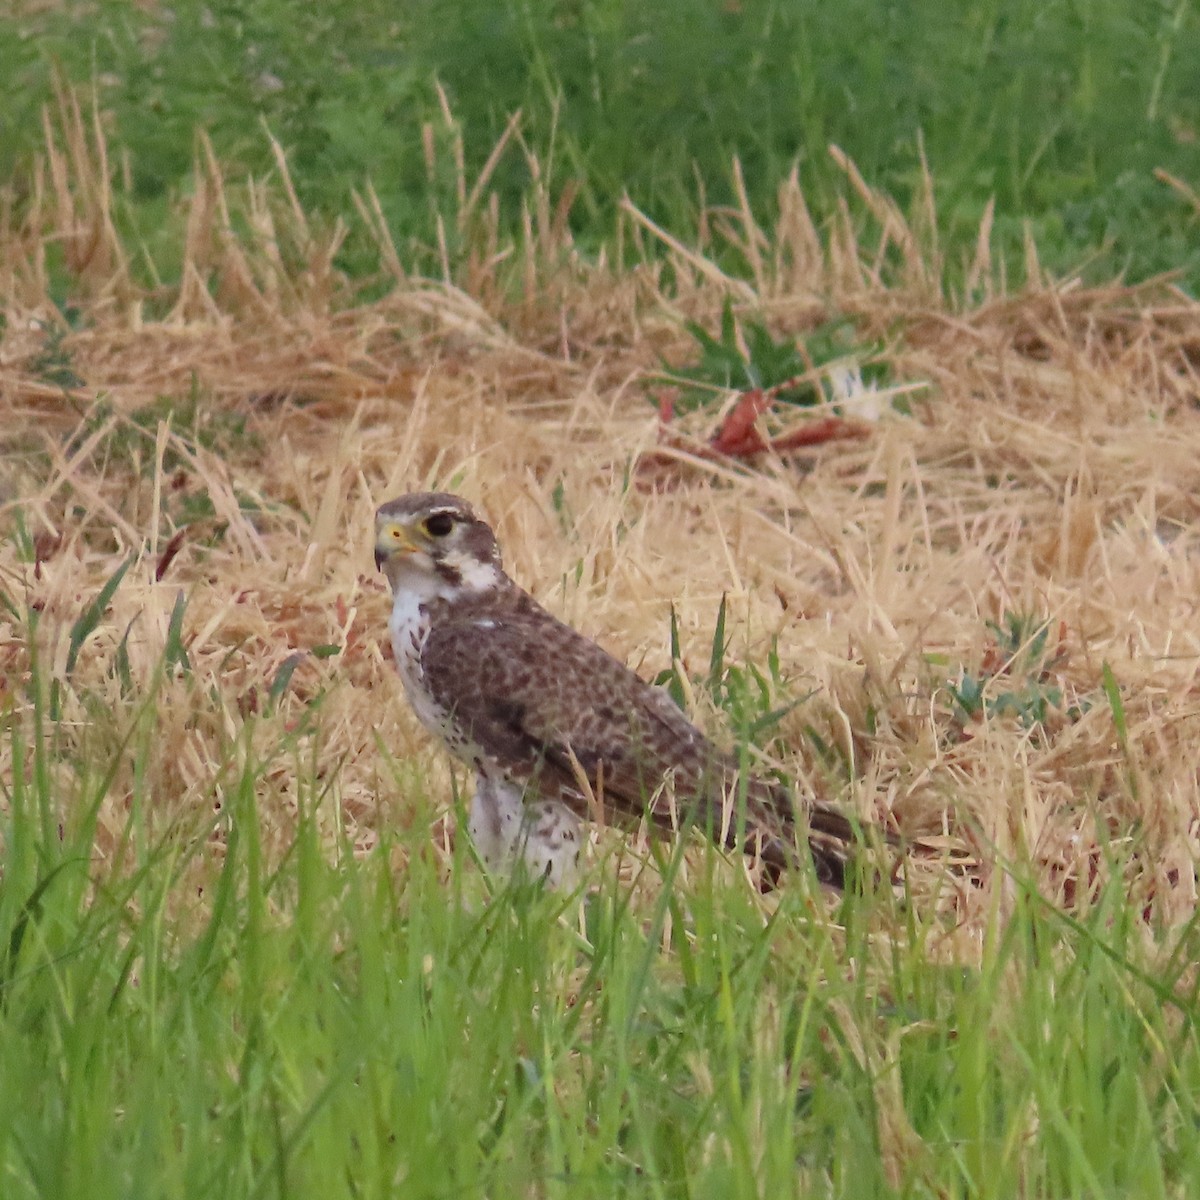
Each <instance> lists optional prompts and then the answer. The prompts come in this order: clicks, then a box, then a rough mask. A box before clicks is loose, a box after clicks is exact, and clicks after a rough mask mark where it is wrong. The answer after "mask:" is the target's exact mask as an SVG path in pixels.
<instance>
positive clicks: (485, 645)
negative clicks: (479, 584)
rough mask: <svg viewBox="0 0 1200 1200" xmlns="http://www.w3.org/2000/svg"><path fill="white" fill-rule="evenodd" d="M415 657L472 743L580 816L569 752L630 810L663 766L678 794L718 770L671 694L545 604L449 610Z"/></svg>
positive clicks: (649, 792) (597, 787)
mask: <svg viewBox="0 0 1200 1200" xmlns="http://www.w3.org/2000/svg"><path fill="white" fill-rule="evenodd" d="M421 666H422V669H423V672H424V677H425V683H426V686H427V687H428V688H429V689H430V691H431V692H432V693H433V695H434V697H435V698H436V699H437V701H438V703H439V704H441V705H444V706H446V707H448V708H451V709H452V710H453V712H454V715H455V720H456V721H457V722H458V723H459V724H461V725H462V726H463V727H464V729H465V731H467V732H468V733H469V734H470V736H471V739H472V740H473V741H474V742H475V743H476V744H477V745H478V746H480V747H481V748H483V749H485V750H487V751H488V752H489V753H490V754H492V755H493V756H494V757H495V758H497V759H498V760H499V761H500V762H502V763H504V764H505V765H508V766H511V768H512V769H513V772H514V774H517V775H519V776H523V777H526V778H528V779H530V780H531V781H532V782H534V783H535V784H536V786H537V788H538V790H539V791H541V792H542V793H544V794H550V795H554V794H557V793H561V794H562V798H563V799H564V801H566V802H567V803H569V804H571V805H572V806H573V807H577V808H579V807H580V806H583V808H582V809H581V811H582V812H583V815H585V816H586V815H587V814H586V802H585V801H584V798H583V796H582V794H581V793H580V790H579V788H578V785H577V781H576V776H575V767H574V764H573V762H572V758H574V760H575V762H578V764H579V766H580V767H581V768H582V769H583V772H584V774H585V775H586V777H587V780H588V783H589V785H590V786H591V787H592V789H593V792H594V793H595V794H597V795H600V794H601V793H602V794H603V798H604V800H605V801H606V803H607V804H608V805H609V806H611V807H612V808H613V809H614V811H615V812H616V813H618V814H624V815H627V816H641V814H642V813H643V812H645V811H646V805H647V801H649V800H650V799H651V798H652V797H653V795H654V793H655V792H656V791H657V790H658V789H659V787H660V785H661V784H662V782H663V779H664V777H665V776H666V775H667V773H668V772H673V775H674V781H675V790H676V793H677V795H678V796H680V797H687V798H689V799H695V798H696V797H699V796H703V795H704V794H706V793H707V791H708V790H709V785H708V783H707V780H708V777H709V776H710V775H711V773H712V771H713V770H718V771H719V770H720V765H721V759H720V755H719V754H718V752H717V750H716V748H715V747H714V746H713V745H712V744H711V743H710V742H709V741H708V740H707V739H706V738H705V737H704V736H703V734H701V733H700V731H699V730H698V729H696V728H695V726H693V725H692V724H691V723H690V722H689V721H688V720H687V718H686V717H685V716H684V715H683V713H681V712H680V711H679V709H678V708H676V707H675V705H674V704H672V702H671V700H670V698H669V697H668V696H667V695H665V694H664V693H663V692H662V691H660V690H659V689H658V688H654V687H651V686H650V685H649V684H647V683H646V682H645V681H644V680H642V679H641V678H639V677H638V676H637V675H636V674H634V673H633V672H632V671H630V670H629V669H628V668H627V667H625V666H624V665H623V664H622V663H620V662H618V661H617V660H616V659H615V658H613V657H612V656H611V655H610V654H608V653H607V652H606V651H604V650H603V649H601V647H600V646H598V645H596V643H595V642H592V641H589V640H588V639H587V638H585V637H584V636H583V635H582V634H580V633H577V632H576V631H575V630H573V629H571V628H570V627H569V626H567V625H563V624H562V623H561V622H559V621H557V620H555V619H554V618H553V617H551V616H550V614H549V613H546V612H544V611H542V610H533V611H517V612H510V613H505V614H497V615H484V614H483V613H481V612H480V611H479V610H478V609H475V610H474V611H473V612H466V613H463V614H462V615H461V616H449V617H448V618H444V619H443V620H442V621H440V622H438V623H436V624H435V625H434V627H433V629H432V630H431V631H430V634H429V637H428V639H427V640H426V642H425V646H424V648H423V650H422V653H421ZM652 815H653V816H655V817H656V818H657V819H659V820H663V821H665V820H667V819H668V817H669V814H668V813H666V812H662V813H653V812H652ZM710 815H711V814H706V813H698V814H697V817H698V819H700V820H702V821H703V820H706V819H707V818H708V817H709V816H710Z"/></svg>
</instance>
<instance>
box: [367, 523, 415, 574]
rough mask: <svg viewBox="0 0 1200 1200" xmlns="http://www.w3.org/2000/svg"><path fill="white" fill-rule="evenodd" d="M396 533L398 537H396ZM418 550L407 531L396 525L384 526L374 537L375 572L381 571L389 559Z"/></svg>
mask: <svg viewBox="0 0 1200 1200" xmlns="http://www.w3.org/2000/svg"><path fill="white" fill-rule="evenodd" d="M397 532H399V535H400V536H399V537H397V536H396V534H397ZM419 549H420V547H419V546H418V545H417V544H416V543H415V542H414V541H413V540H412V537H411V536H410V534H409V531H408V530H407V529H405V528H403V527H397V526H396V525H389V526H386V527H385V528H384V529H382V530H380V531H379V533H377V534H376V536H375V570H377V571H382V570H383V567H384V564H385V563H386V562H387V561H388V560H389V559H391V558H394V557H396V556H398V555H405V554H413V553H415V552H416V551H417V550H419Z"/></svg>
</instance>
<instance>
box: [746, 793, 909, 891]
mask: <svg viewBox="0 0 1200 1200" xmlns="http://www.w3.org/2000/svg"><path fill="white" fill-rule="evenodd" d="M746 816H747V822H746V827H747V828H746V845H745V846H744V847H743V849H744V850H745V851H746V853H748V854H755V855H756V856H757V857H758V858H759V860H760V861H761V862H762V865H763V869H764V880H763V881H764V884H765V885H766V890H772V889H773V888H774V887H775V885H776V884H777V882H778V880H779V876H780V875H782V874H783V872H784V871H786V870H789V869H793V868H795V867H796V866H797V865H798V859H797V845H798V841H799V839H798V837H797V833H798V831H800V830H802V831H803V834H804V837H805V839H806V841H807V846H808V853H809V855H810V856H811V858H812V862H813V867H814V868H815V870H816V874H817V879H818V880H819V881H820V882H821V883H823V884H826V885H828V886H829V887H833V888H837V889H838V890H839V891H841V890H843V889H844V888H845V886H846V876H847V872H848V871H849V870H850V868H851V866H852V864H853V863H854V861H855V859H856V857H857V856H858V854H859V852H860V851H862V850H863V849H864V848H865V847H866V846H867V845H868V844H870V843H871V842H872V841H879V842H883V843H884V844H886V845H890V846H898V845H899V844H900V842H899V839H898V838H897V837H895V835H894V834H891V833H889V832H888V831H886V830H884V829H880V828H879V827H878V826H867V825H863V824H860V823H859V822H856V821H853V820H851V818H849V817H847V816H846V815H845V813H843V812H841V811H839V810H838V809H836V808H833V807H831V806H830V805H827V804H820V803H815V802H814V803H812V804H809V805H805V806H803V807H802V808H801V809H800V813H799V815H798V813H797V805H796V802H795V799H794V798H793V795H792V793H791V791H790V790H789V789H787V788H785V787H782V786H780V785H778V784H775V785H772V784H767V783H764V782H762V781H759V780H753V781H751V785H750V787H749V788H748V789H747V793H746Z"/></svg>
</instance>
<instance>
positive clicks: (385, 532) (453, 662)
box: [375, 492, 858, 887]
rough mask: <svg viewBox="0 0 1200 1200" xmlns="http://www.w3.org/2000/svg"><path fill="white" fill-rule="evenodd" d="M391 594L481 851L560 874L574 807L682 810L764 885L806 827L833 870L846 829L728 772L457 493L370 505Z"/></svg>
mask: <svg viewBox="0 0 1200 1200" xmlns="http://www.w3.org/2000/svg"><path fill="white" fill-rule="evenodd" d="M375 565H376V566H377V567H378V568H379V569H380V570H382V571H383V572H384V574H386V576H387V578H388V581H389V583H390V584H391V587H392V593H393V607H392V616H391V622H390V630H391V638H392V649H393V651H394V654H395V660H396V666H397V668H398V669H399V672H400V679H401V681H402V682H403V685H404V690H405V693H406V694H407V696H408V700H409V703H410V704H411V705H412V708H413V711H414V712H415V713H416V715H417V717H418V719H419V720H420V722H421V723H422V725H424V726H425V728H426V729H428V730H429V731H430V732H431V733H433V734H434V735H435V736H436V737H437V738H439V739H440V740H441V741H442V742H444V743H445V745H446V747H447V748H448V749H449V751H450V753H451V754H452V755H454V756H455V757H456V758H458V759H459V760H460V761H462V762H463V763H465V764H466V765H467V766H468V767H469V768H470V769H471V770H473V771H474V773H475V790H474V795H473V797H472V800H471V808H470V816H469V821H468V828H469V830H470V834H471V838H472V840H473V841H474V843H475V847H476V850H477V851H478V853H479V856H480V858H481V859H482V860H483V862H484V865H485V866H486V867H487V868H488V869H489V870H493V871H508V870H512V869H513V868H514V867H517V866H522V867H523V869H525V870H527V871H528V872H529V873H530V874H531V875H533V876H537V877H541V878H544V879H545V880H546V881H547V882H548V883H550V884H551V885H553V886H571V885H572V884H573V883H574V881H575V878H576V876H577V872H578V868H579V859H580V852H581V850H582V847H583V829H582V821H583V820H588V819H592V820H602V821H607V820H610V819H613V818H619V819H624V820H625V821H631V820H632V821H637V820H639V819H640V818H642V817H643V816H648V817H649V818H650V819H651V821H652V822H653V824H655V825H657V826H660V827H662V828H666V829H670V828H678V827H680V826H683V825H686V824H695V825H697V826H699V827H700V828H701V829H702V830H703V831H704V832H705V833H707V834H708V835H709V836H710V837H711V838H712V839H713V840H714V841H716V842H717V843H718V844H719V845H721V846H723V847H725V848H727V849H730V850H737V851H744V852H745V853H746V854H749V855H753V856H755V857H756V858H757V859H758V860H759V861H760V862H761V863H762V866H763V869H764V875H765V877H766V878H767V880H768V881H769V882H770V883H771V884H773V883H774V881H775V880H776V879H777V878H778V876H779V874H780V873H781V872H782V870H783V869H784V868H786V867H789V866H793V865H796V863H797V862H798V861H799V860H798V856H797V849H796V847H797V844H798V835H800V834H803V836H804V838H805V839H806V840H807V844H808V851H809V853H810V854H811V857H812V860H813V863H814V865H815V867H816V872H817V877H818V878H819V879H820V880H821V881H822V882H824V883H827V884H830V885H832V886H834V887H842V886H843V885H844V882H845V871H846V864H847V862H848V859H849V851H850V848H851V847H852V846H853V844H854V843H855V842H856V841H857V840H858V831H857V830H856V829H855V827H854V826H853V825H852V824H851V822H850V821H848V820H847V819H846V817H845V816H843V815H842V814H841V813H839V812H837V811H836V810H834V809H832V808H828V807H826V806H824V805H819V804H808V805H805V806H803V808H802V809H800V810H798V809H797V806H796V804H795V803H794V801H793V798H792V796H791V794H790V792H789V791H788V789H786V788H784V787H782V786H780V785H778V784H775V783H768V782H766V781H764V780H760V779H754V778H746V779H742V780H739V778H738V770H737V763H736V762H735V761H734V759H733V758H732V757H731V756H729V755H728V754H725V753H723V752H722V751H720V750H719V749H718V748H717V747H716V746H715V745H714V744H713V743H712V742H711V741H709V739H708V738H706V737H705V736H704V734H702V733H701V732H700V730H698V729H697V728H696V727H695V726H694V725H693V724H692V723H691V722H690V721H689V720H688V719H687V718H686V717H685V716H684V714H683V713H682V712H681V711H680V709H679V708H678V707H677V706H676V705H675V703H674V701H672V699H671V698H670V696H668V695H667V693H666V692H664V691H663V690H662V689H661V688H658V687H654V686H653V685H651V684H649V683H647V682H646V681H645V680H643V679H641V678H640V677H639V676H638V675H637V674H635V673H634V672H633V671H631V670H630V669H629V668H628V667H626V666H625V665H624V664H623V663H621V662H618V661H617V659H615V658H614V657H613V656H612V655H610V654H609V653H608V652H607V651H606V650H604V649H602V648H601V647H600V646H599V645H597V644H596V643H595V642H593V641H591V640H590V639H589V638H587V637H585V636H584V635H583V634H581V633H579V632H577V631H576V630H574V629H572V628H571V627H570V626H568V625H565V624H563V623H562V622H561V621H559V620H558V619H557V618H555V617H554V616H552V615H551V614H550V613H549V612H547V611H546V610H545V609H544V608H542V607H541V605H539V604H538V603H537V601H536V600H534V599H533V597H532V596H530V595H529V594H528V593H527V592H525V591H524V590H522V589H521V588H520V587H519V586H518V585H517V584H516V583H515V582H513V580H512V579H510V578H509V576H508V575H507V574H505V572H504V568H503V567H502V566H501V560H500V550H499V547H498V545H497V542H496V536H495V534H494V533H493V532H492V530H491V528H490V527H489V526H488V525H487V524H486V523H485V522H484V521H482V520H481V519H480V518H479V517H478V516H476V514H475V512H474V510H473V509H472V508H471V506H470V505H469V504H467V502H466V501H465V500H462V499H461V498H459V497H458V496H455V495H451V494H449V493H446V492H416V493H412V494H409V495H405V496H401V497H399V498H398V499H396V500H390V501H389V502H388V503H386V504H384V505H383V506H382V507H381V508H380V509H379V510H378V512H377V513H376V516H375Z"/></svg>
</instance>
